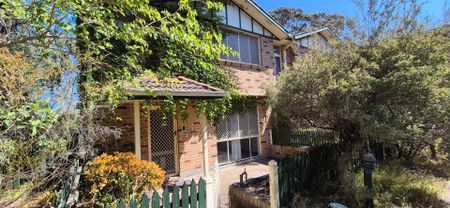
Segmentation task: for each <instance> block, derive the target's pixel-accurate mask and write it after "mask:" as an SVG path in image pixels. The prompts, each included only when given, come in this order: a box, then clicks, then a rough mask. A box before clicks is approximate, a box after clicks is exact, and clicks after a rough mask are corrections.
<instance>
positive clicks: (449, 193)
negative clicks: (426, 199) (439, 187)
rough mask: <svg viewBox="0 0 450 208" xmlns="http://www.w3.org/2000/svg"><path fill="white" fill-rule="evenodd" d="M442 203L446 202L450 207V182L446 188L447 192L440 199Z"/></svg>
mask: <svg viewBox="0 0 450 208" xmlns="http://www.w3.org/2000/svg"><path fill="white" fill-rule="evenodd" d="M439 198H441V200H442V201H444V202H446V203H447V204H448V205H449V207H450V181H449V182H448V183H447V186H446V187H445V191H444V192H443V193H442V194H441V196H440V197H439Z"/></svg>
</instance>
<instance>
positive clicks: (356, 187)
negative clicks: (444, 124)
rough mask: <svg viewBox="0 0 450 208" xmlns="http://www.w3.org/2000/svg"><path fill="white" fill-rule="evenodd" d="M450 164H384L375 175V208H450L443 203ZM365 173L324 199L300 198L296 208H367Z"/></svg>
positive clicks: (420, 161) (420, 160) (444, 161)
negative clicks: (335, 205)
mask: <svg viewBox="0 0 450 208" xmlns="http://www.w3.org/2000/svg"><path fill="white" fill-rule="evenodd" d="M448 174H450V164H449V161H448V159H447V158H444V157H442V158H440V159H439V160H428V159H427V158H426V157H421V158H417V159H416V160H415V163H414V164H406V163H404V162H402V161H400V160H391V161H387V162H383V163H380V164H379V166H378V167H377V168H376V169H375V171H374V172H373V182H374V187H373V192H372V195H373V196H374V197H373V198H374V203H375V207H404V208H407V207H414V208H416V207H417V208H422V207H424V208H425V207H427V208H428V207H436V208H440V207H442V208H445V207H450V205H449V204H446V203H445V202H444V201H442V200H441V199H439V194H440V193H441V192H442V191H443V190H444V187H445V185H446V184H447V181H448V180H449V175H448ZM363 177H364V176H363V173H362V171H360V172H359V173H355V174H353V175H352V176H351V178H352V180H351V182H350V183H349V184H347V185H346V186H345V187H344V188H342V189H341V190H339V191H338V192H335V193H324V194H321V195H320V196H314V197H308V198H306V197H302V196H296V198H295V199H294V201H295V202H294V203H293V207H312V208H314V207H327V204H328V203H330V202H340V203H342V204H345V205H346V206H348V207H364V203H365V199H366V197H367V196H369V194H370V193H369V192H368V191H367V190H366V188H365V187H364V182H363Z"/></svg>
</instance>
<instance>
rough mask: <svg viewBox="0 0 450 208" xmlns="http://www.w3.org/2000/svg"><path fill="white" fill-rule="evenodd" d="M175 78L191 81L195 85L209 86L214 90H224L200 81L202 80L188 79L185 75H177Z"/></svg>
mask: <svg viewBox="0 0 450 208" xmlns="http://www.w3.org/2000/svg"><path fill="white" fill-rule="evenodd" d="M177 78H179V79H182V80H183V81H186V82H191V83H194V84H196V85H200V86H203V87H206V88H210V89H212V90H215V91H224V90H223V89H220V88H217V87H214V86H211V85H209V84H205V83H202V82H198V81H195V80H193V79H189V78H187V77H185V76H178V77H177Z"/></svg>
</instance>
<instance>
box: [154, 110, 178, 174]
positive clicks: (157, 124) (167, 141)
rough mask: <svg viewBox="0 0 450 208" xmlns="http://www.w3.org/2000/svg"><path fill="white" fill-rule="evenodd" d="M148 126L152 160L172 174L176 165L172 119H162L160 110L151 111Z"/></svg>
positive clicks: (162, 115)
mask: <svg viewBox="0 0 450 208" xmlns="http://www.w3.org/2000/svg"><path fill="white" fill-rule="evenodd" d="M150 128H151V150H152V151H151V154H152V161H154V162H155V163H156V164H158V165H159V166H160V167H161V168H163V169H164V170H165V171H166V174H174V173H175V172H176V167H175V144H174V128H173V120H172V119H171V118H168V119H164V114H163V112H161V111H151V112H150Z"/></svg>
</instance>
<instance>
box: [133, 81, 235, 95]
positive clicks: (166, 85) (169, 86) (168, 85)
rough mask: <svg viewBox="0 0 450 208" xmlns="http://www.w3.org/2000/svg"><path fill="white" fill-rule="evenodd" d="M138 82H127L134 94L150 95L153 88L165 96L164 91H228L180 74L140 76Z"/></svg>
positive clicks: (186, 93)
mask: <svg viewBox="0 0 450 208" xmlns="http://www.w3.org/2000/svg"><path fill="white" fill-rule="evenodd" d="M136 83H137V86H136V84H131V83H127V84H125V89H126V90H128V92H129V93H130V94H131V95H133V96H148V97H151V95H150V94H149V92H150V91H151V90H153V91H154V92H155V93H156V96H164V95H165V94H164V93H167V94H169V95H172V96H174V97H217V98H219V97H225V96H226V95H227V93H226V92H225V91H224V90H222V89H219V88H216V87H213V86H211V85H208V84H204V83H201V82H197V81H195V80H192V79H189V78H186V77H183V76H179V77H175V78H167V79H164V80H162V81H161V80H158V79H156V78H153V77H144V78H139V79H138V80H137V82H136Z"/></svg>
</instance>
